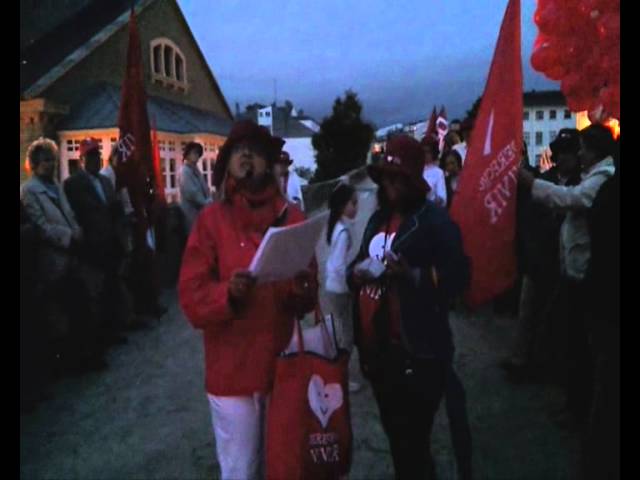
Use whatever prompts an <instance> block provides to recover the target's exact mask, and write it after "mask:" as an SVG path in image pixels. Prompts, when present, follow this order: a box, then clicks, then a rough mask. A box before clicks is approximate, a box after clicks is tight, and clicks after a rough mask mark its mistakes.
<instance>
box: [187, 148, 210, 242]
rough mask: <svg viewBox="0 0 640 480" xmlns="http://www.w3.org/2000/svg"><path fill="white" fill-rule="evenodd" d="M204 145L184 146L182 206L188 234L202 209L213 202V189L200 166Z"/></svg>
mask: <svg viewBox="0 0 640 480" xmlns="http://www.w3.org/2000/svg"><path fill="white" fill-rule="evenodd" d="M202 152H203V150H202V145H200V144H199V143H197V142H189V143H188V144H187V145H186V146H185V147H184V157H183V158H184V166H183V167H182V169H181V170H180V178H179V186H180V208H181V210H182V213H183V214H184V220H185V227H186V230H187V235H189V233H190V232H191V227H193V223H194V222H195V220H196V218H197V216H198V214H199V213H200V210H202V209H203V208H204V207H206V206H207V205H209V204H210V203H211V190H210V189H209V186H208V185H207V182H206V181H205V179H204V176H203V175H202V172H201V171H200V169H199V168H198V160H200V157H202Z"/></svg>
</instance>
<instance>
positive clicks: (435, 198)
mask: <svg viewBox="0 0 640 480" xmlns="http://www.w3.org/2000/svg"><path fill="white" fill-rule="evenodd" d="M422 176H423V178H424V180H425V181H426V182H427V183H428V184H429V187H431V191H429V193H428V194H427V199H428V200H431V201H432V202H433V203H435V204H436V205H438V206H440V207H444V206H446V205H447V185H446V183H445V181H444V172H443V171H442V169H441V168H440V167H438V166H437V165H436V164H434V163H432V164H429V165H427V166H426V167H424V171H423V173H422Z"/></svg>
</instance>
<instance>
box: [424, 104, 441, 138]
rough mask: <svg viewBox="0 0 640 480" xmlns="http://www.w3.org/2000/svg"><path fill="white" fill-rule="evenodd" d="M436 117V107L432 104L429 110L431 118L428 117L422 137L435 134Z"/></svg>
mask: <svg viewBox="0 0 640 480" xmlns="http://www.w3.org/2000/svg"><path fill="white" fill-rule="evenodd" d="M437 119H438V117H437V116H436V107H435V105H434V106H433V110H432V111H431V118H429V122H428V123H427V129H426V131H425V132H424V138H430V137H435V136H437V132H436V120H437Z"/></svg>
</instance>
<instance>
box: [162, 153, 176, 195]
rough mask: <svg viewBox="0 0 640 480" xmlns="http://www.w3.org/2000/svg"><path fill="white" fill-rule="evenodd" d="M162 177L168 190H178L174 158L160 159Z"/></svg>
mask: <svg viewBox="0 0 640 480" xmlns="http://www.w3.org/2000/svg"><path fill="white" fill-rule="evenodd" d="M160 165H161V167H162V175H163V176H164V178H165V181H164V183H165V186H166V188H170V189H173V188H176V161H175V159H173V158H160Z"/></svg>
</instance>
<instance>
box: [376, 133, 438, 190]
mask: <svg viewBox="0 0 640 480" xmlns="http://www.w3.org/2000/svg"><path fill="white" fill-rule="evenodd" d="M423 159H424V152H423V150H422V146H421V145H420V142H418V141H417V140H416V139H415V138H413V137H410V136H408V135H398V136H396V137H393V138H392V139H391V140H389V142H388V143H387V149H386V152H385V153H384V155H383V157H382V162H380V163H379V164H377V165H370V166H369V167H368V168H367V171H368V173H369V176H370V177H371V180H373V181H374V182H376V183H377V184H380V181H381V180H382V178H383V177H384V176H385V175H403V176H405V177H406V178H408V179H410V180H411V182H412V183H413V184H415V186H416V187H419V188H424V189H426V190H425V192H427V191H428V190H429V186H428V185H427V182H425V181H424V178H422V171H423V168H424V161H423ZM425 194H426V193H425Z"/></svg>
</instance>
